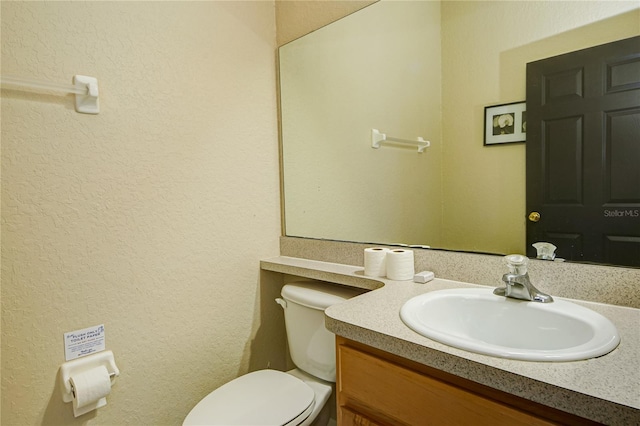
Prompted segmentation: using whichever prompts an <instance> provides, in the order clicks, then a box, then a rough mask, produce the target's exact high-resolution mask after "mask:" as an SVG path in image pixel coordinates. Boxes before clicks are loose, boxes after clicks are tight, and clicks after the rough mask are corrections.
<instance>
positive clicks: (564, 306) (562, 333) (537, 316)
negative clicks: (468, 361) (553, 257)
mask: <svg viewBox="0 0 640 426" xmlns="http://www.w3.org/2000/svg"><path fill="white" fill-rule="evenodd" d="M400 317H401V318H402V321H403V322H404V323H405V324H406V325H407V326H409V327H410V328H411V329H413V330H414V331H416V332H417V333H419V334H421V335H423V336H425V337H428V338H430V339H433V340H436V341H438V342H441V343H444V344H447V345H450V346H455V347H457V348H460V349H465V350H467V351H471V352H477V353H481V354H485V355H492V356H497V357H502V358H511V359H519V360H525V361H576V360H583V359H588V358H594V357H597V356H601V355H604V354H607V353H609V352H611V351H612V350H614V349H615V348H616V347H617V346H618V343H620V336H619V334H618V330H617V329H616V327H615V326H614V325H613V323H612V322H611V321H609V320H608V319H607V318H605V317H603V316H602V315H600V314H599V313H597V312H594V311H592V310H590V309H587V308H585V307H582V306H580V305H576V304H575V303H571V302H567V301H564V300H558V299H557V298H556V299H555V300H554V301H553V302H552V303H539V302H527V301H524V300H516V299H510V298H506V297H503V296H496V295H494V294H493V292H492V289H476V288H464V289H452V290H437V291H432V292H429V293H425V294H422V295H420V296H416V297H414V298H412V299H410V300H408V301H407V302H406V303H405V304H404V305H403V306H402V309H401V310H400Z"/></svg>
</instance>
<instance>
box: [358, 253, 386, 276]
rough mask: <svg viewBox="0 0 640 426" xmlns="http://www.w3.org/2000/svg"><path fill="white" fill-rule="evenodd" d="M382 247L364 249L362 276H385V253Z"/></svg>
mask: <svg viewBox="0 0 640 426" xmlns="http://www.w3.org/2000/svg"><path fill="white" fill-rule="evenodd" d="M389 251H390V250H389V249H387V248H384V247H370V248H366V249H364V274H365V275H366V276H368V277H384V276H385V275H387V253H388V252H389Z"/></svg>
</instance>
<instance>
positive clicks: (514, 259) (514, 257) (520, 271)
mask: <svg viewBox="0 0 640 426" xmlns="http://www.w3.org/2000/svg"><path fill="white" fill-rule="evenodd" d="M504 260H505V262H506V263H507V267H508V268H509V273H511V274H516V275H524V274H526V273H527V264H528V263H529V259H528V258H527V256H523V255H521V254H510V255H508V256H505V257H504Z"/></svg>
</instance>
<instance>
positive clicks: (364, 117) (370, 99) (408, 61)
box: [279, 0, 640, 257]
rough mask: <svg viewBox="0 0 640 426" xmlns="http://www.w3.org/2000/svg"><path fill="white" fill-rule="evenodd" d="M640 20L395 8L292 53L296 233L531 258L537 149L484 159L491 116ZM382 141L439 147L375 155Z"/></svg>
mask: <svg viewBox="0 0 640 426" xmlns="http://www.w3.org/2000/svg"><path fill="white" fill-rule="evenodd" d="M639 18H640V8H638V6H637V3H635V2H624V1H620V2H618V1H613V2H611V1H607V2H604V1H601V2H538V1H520V2H475V1H470V2H465V1H462V2H457V1H456V2H448V1H445V2H437V1H429V2H395V1H385V0H383V1H380V2H378V3H375V4H373V5H370V6H368V7H366V8H364V9H362V10H360V11H358V12H356V13H354V14H352V15H349V16H347V17H345V18H343V19H341V20H339V21H336V22H334V23H332V24H330V25H328V26H326V27H323V28H321V29H319V30H317V31H315V32H313V33H310V34H308V35H306V36H304V37H302V38H300V39H298V40H295V41H293V42H291V43H288V44H286V45H284V46H282V47H281V48H280V51H279V57H280V90H281V94H280V95H281V114H282V117H281V119H282V167H283V187H284V193H283V197H284V216H285V234H286V235H287V236H295V237H306V238H317V239H328V240H337V241H355V242H364V243H371V244H375V243H378V244H406V245H418V246H430V247H432V248H441V249H448V250H460V251H470V252H482V253H495V254H505V253H524V252H525V250H526V249H525V226H526V222H525V221H526V212H525V146H524V144H495V145H491V146H484V143H483V125H484V108H485V107H486V106H490V105H502V104H508V103H513V102H521V101H524V100H525V90H526V83H525V77H526V64H527V63H528V62H532V61H535V60H539V59H543V58H546V57H550V56H555V55H559V54H562V53H566V52H571V51H574V50H579V49H583V48H586V47H590V46H594V45H599V44H604V43H607V42H610V41H613V40H618V39H622V38H627V37H632V36H635V35H637V34H638V25H637V22H638V19H639ZM487 22H491V25H487ZM374 129H375V130H378V131H379V132H381V133H383V134H385V135H387V137H388V138H399V139H401V140H403V141H417V140H418V137H422V138H424V140H427V141H430V146H429V147H428V148H426V149H425V150H424V152H422V153H419V152H418V149H417V146H413V145H411V144H409V143H406V144H405V143H395V142H391V141H387V142H383V143H381V145H380V147H379V148H377V149H376V148H372V132H373V131H374ZM558 256H559V257H562V253H559V254H558Z"/></svg>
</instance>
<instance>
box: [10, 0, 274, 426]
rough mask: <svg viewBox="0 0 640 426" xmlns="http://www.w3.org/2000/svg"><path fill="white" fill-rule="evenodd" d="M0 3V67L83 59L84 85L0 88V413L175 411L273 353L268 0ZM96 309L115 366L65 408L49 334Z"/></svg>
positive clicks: (156, 417)
mask: <svg viewBox="0 0 640 426" xmlns="http://www.w3.org/2000/svg"><path fill="white" fill-rule="evenodd" d="M1 7H2V10H1V12H2V22H1V23H2V73H3V74H5V75H17V76H22V77H31V78H37V79H42V80H46V81H53V82H70V79H71V77H72V75H73V74H86V75H92V76H96V77H97V78H98V81H99V85H100V103H101V112H100V114H99V115H96V116H91V115H84V114H78V113H76V112H75V111H74V109H73V98H72V97H71V96H54V95H45V94H29V93H24V92H17V91H7V90H3V91H2V419H1V423H2V424H3V425H7V426H10V425H21V426H22V425H35V424H43V425H62V424H65V425H70V424H95V425H100V424H102V425H127V424H129V425H143V424H144V425H165V424H167V425H168V424H180V423H181V421H182V419H183V418H184V416H185V415H186V414H187V412H188V411H189V410H190V409H191V407H192V406H193V405H194V404H195V403H196V402H197V401H198V400H199V399H200V398H202V397H203V396H204V395H205V394H206V393H208V392H209V391H210V390H211V389H213V388H214V387H217V386H219V385H221V384H222V383H224V382H226V381H228V380H229V379H232V378H234V377H236V376H237V375H239V374H242V373H244V372H246V371H247V370H249V369H256V368H263V367H266V366H267V363H268V362H270V363H271V366H272V367H275V368H279V367H280V368H281V367H283V366H284V365H283V364H284V362H285V361H286V360H285V355H284V351H283V348H284V347H285V343H284V339H283V337H284V336H283V333H282V331H283V329H282V326H281V324H282V314H281V312H280V311H281V310H280V308H279V307H277V305H276V304H275V303H273V297H274V296H275V293H276V292H278V291H279V288H278V285H277V284H278V282H277V281H278V279H276V278H275V277H274V276H272V275H270V274H268V273H263V274H262V276H261V275H260V273H259V263H258V261H259V259H260V258H264V257H269V256H273V255H276V254H277V253H278V250H279V249H278V237H279V235H280V214H279V183H278V142H277V126H276V123H277V121H276V93H275V61H274V51H275V44H276V42H275V16H274V4H273V2H269V1H267V2H262V1H258V2H86V3H85V2H83V3H80V2H73V3H71V2H2V5H1ZM260 281H262V284H265V283H266V284H271V286H269V285H266V286H262V287H261V286H260ZM271 281H275V283H273V282H271ZM97 324H104V325H105V328H106V342H107V348H108V349H111V350H113V351H114V353H115V356H116V362H117V363H118V366H119V368H120V370H121V377H119V378H118V380H117V382H116V384H115V386H114V388H113V390H112V393H111V395H110V396H109V397H108V405H107V406H106V407H105V408H101V409H100V410H98V411H97V412H95V411H94V412H92V413H91V414H87V415H85V416H82V417H80V418H78V419H74V418H73V415H72V408H71V404H64V403H63V402H62V399H61V395H60V392H59V389H58V388H57V371H58V367H59V366H60V364H62V363H63V362H64V353H63V340H62V337H63V333H64V332H67V331H72V330H76V329H80V328H84V327H89V326H93V325H97Z"/></svg>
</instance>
